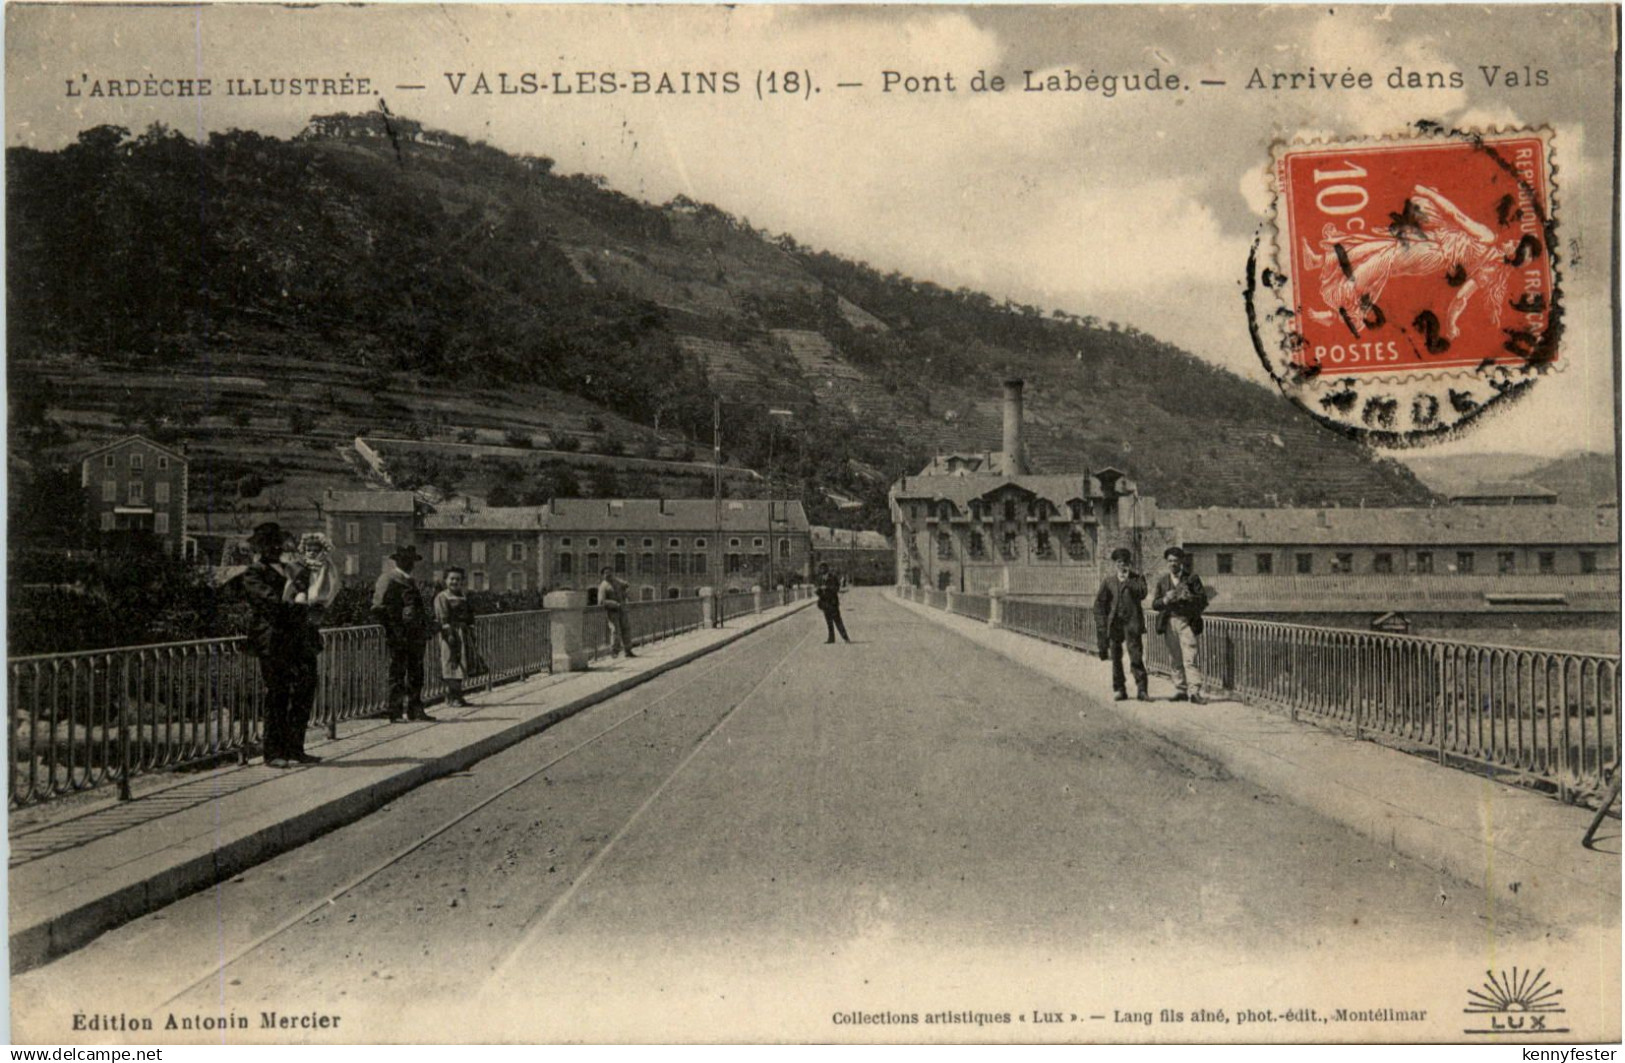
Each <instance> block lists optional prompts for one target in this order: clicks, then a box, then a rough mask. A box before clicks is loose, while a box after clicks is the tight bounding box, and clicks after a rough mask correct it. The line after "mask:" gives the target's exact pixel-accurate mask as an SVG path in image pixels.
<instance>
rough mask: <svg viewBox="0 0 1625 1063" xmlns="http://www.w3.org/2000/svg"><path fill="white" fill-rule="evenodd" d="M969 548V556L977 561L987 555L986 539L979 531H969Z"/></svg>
mask: <svg viewBox="0 0 1625 1063" xmlns="http://www.w3.org/2000/svg"><path fill="white" fill-rule="evenodd" d="M969 550H970V556H971V557H973V558H975V559H976V560H978V561H980V560H981V559H982V558H984V557H986V556H987V540H985V539H983V538H982V533H981V532H979V531H973V532H971V533H970V542H969Z"/></svg>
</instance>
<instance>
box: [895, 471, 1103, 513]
mask: <svg viewBox="0 0 1625 1063" xmlns="http://www.w3.org/2000/svg"><path fill="white" fill-rule="evenodd" d="M1012 486H1014V487H1017V488H1020V489H1021V490H1022V491H1025V492H1027V493H1029V494H1033V495H1037V496H1038V497H1039V498H1043V499H1046V500H1048V501H1049V503H1050V504H1051V505H1053V506H1054V507H1055V508H1056V509H1061V510H1064V509H1065V508H1066V504H1067V503H1068V502H1070V501H1072V500H1073V499H1087V498H1099V497H1100V491H1099V490H1098V489H1096V490H1093V491H1091V490H1090V485H1089V483H1088V478H1087V477H1085V476H1084V475H1083V474H1081V473H1078V474H1075V475H1071V476H1054V475H1042V476H996V475H993V474H990V473H964V474H949V475H933V476H905V477H903V478H902V479H901V480H899V481H898V482H897V484H896V485H895V486H893V488H892V494H893V496H894V497H896V498H908V499H929V500H930V501H933V502H938V501H943V500H946V501H949V502H952V503H953V504H954V505H955V506H956V507H957V508H959V509H962V510H963V509H966V508H967V507H968V506H969V505H970V502H971V499H973V498H984V497H986V496H988V495H991V494H993V493H995V492H997V491H999V490H1000V489H1001V488H1006V487H1012Z"/></svg>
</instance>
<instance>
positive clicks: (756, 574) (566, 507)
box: [538, 498, 812, 601]
mask: <svg viewBox="0 0 1625 1063" xmlns="http://www.w3.org/2000/svg"><path fill="white" fill-rule="evenodd" d="M540 508H541V510H542V513H541V514H540V525H541V530H540V537H539V544H540V545H539V556H538V566H539V568H538V570H539V572H540V573H541V579H542V581H543V586H544V587H545V588H546V589H549V590H571V589H579V590H585V591H588V592H589V597H591V596H593V595H595V594H596V591H597V587H598V583H599V581H600V580H601V579H602V576H601V574H600V573H601V572H602V570H603V569H604V568H606V567H608V568H610V569H612V570H613V571H614V572H615V574H616V576H617V577H618V578H620V579H623V580H625V581H626V582H627V584H628V585H629V586H630V587H631V589H632V590H631V594H632V597H633V599H634V600H636V601H653V600H655V599H657V598H688V597H694V596H697V595H698V594H699V593H700V588H702V587H713V588H715V589H716V591H717V593H719V594H741V593H745V592H747V591H749V590H750V589H751V588H752V587H755V586H760V587H764V588H770V587H779V586H785V585H788V584H792V583H799V582H803V581H805V580H807V579H808V578H810V576H811V558H812V550H811V543H810V536H809V530H808V523H807V513H806V510H805V509H804V508H803V507H802V505H801V503H800V502H799V501H794V500H783V499H772V500H769V499H722V500H721V501H720V502H719V501H717V500H714V499H698V498H676V499H671V498H555V499H553V500H552V501H551V502H549V503H548V504H547V505H546V506H543V507H540Z"/></svg>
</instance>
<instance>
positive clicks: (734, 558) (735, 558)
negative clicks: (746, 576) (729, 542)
mask: <svg viewBox="0 0 1625 1063" xmlns="http://www.w3.org/2000/svg"><path fill="white" fill-rule="evenodd" d="M734 541H735V542H738V540H737V539H736V540H734ZM740 565H741V562H740V558H739V555H738V554H729V555H728V575H730V576H732V575H734V574H735V573H737V572H739V570H740Z"/></svg>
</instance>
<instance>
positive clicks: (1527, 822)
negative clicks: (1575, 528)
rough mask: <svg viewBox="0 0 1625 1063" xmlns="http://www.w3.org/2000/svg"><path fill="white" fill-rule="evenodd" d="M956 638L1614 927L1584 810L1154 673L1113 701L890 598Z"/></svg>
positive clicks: (1072, 666) (1425, 859)
mask: <svg viewBox="0 0 1625 1063" xmlns="http://www.w3.org/2000/svg"><path fill="white" fill-rule="evenodd" d="M889 597H890V600H892V601H894V602H896V603H897V604H898V605H899V606H901V607H902V608H905V609H910V610H913V611H914V612H916V613H919V614H920V615H922V616H925V617H928V618H929V619H931V620H932V621H934V622H936V623H938V624H941V625H942V626H944V627H946V628H948V629H950V630H952V631H954V632H957V633H958V634H960V635H963V636H964V637H966V638H968V639H970V640H972V641H974V642H976V643H978V644H980V645H982V646H985V647H987V648H989V649H991V650H993V651H994V652H996V653H998V654H1000V655H1002V656H1004V657H1007V658H1009V659H1011V660H1013V661H1016V662H1017V663H1020V664H1022V665H1025V666H1027V667H1029V668H1031V669H1033V670H1034V671H1036V672H1039V673H1041V674H1043V675H1044V676H1046V677H1047V678H1049V679H1051V680H1053V681H1055V682H1056V683H1058V684H1060V685H1061V686H1064V687H1068V688H1070V689H1073V690H1076V691H1078V692H1079V693H1081V694H1083V695H1085V696H1086V697H1088V698H1089V699H1090V701H1091V703H1092V704H1093V705H1094V706H1095V708H1096V709H1098V710H1099V711H1103V712H1105V711H1110V712H1115V713H1118V714H1119V715H1121V716H1123V717H1124V718H1126V719H1129V720H1132V721H1133V722H1135V723H1136V724H1139V725H1140V726H1143V727H1145V728H1146V729H1147V730H1150V731H1152V732H1154V733H1156V734H1159V735H1161V736H1163V737H1164V738H1166V739H1167V740H1168V741H1171V742H1173V743H1175V744H1177V745H1179V746H1182V747H1185V748H1187V749H1191V750H1194V751H1197V752H1199V753H1202V754H1203V755H1206V756H1209V757H1213V758H1215V759H1216V760H1218V761H1219V762H1220V763H1221V764H1222V765H1223V766H1224V767H1225V769H1226V770H1228V771H1230V772H1231V773H1232V774H1235V775H1237V776H1240V777H1242V778H1245V779H1249V780H1251V781H1252V782H1255V783H1257V784H1259V785H1261V786H1266V787H1268V788H1269V789H1271V790H1273V791H1274V792H1276V793H1278V794H1280V795H1281V797H1283V798H1285V799H1286V800H1288V801H1291V802H1293V803H1294V804H1297V805H1299V806H1301V807H1305V808H1310V809H1313V810H1314V811H1316V812H1318V813H1320V814H1321V815H1324V816H1326V817H1327V818H1329V819H1332V820H1335V821H1337V822H1339V823H1342V824H1344V825H1346V826H1348V827H1350V828H1351V829H1353V830H1356V831H1359V832H1360V833H1361V834H1364V835H1366V836H1367V837H1370V838H1373V839H1375V840H1377V841H1378V842H1380V843H1382V844H1384V845H1387V846H1389V847H1390V848H1392V849H1394V850H1395V851H1397V852H1399V853H1402V854H1404V855H1405V856H1408V857H1410V858H1412V859H1415V860H1417V861H1419V862H1421V863H1422V864H1424V865H1426V866H1428V867H1431V868H1434V869H1435V870H1438V871H1443V872H1446V873H1448V874H1450V875H1451V876H1453V877H1454V878H1456V879H1459V880H1461V881H1463V882H1466V883H1468V884H1470V885H1471V886H1472V887H1473V888H1475V889H1479V890H1483V891H1484V893H1485V895H1486V899H1487V901H1488V902H1489V904H1490V908H1489V910H1491V911H1493V910H1494V906H1495V905H1498V904H1514V905H1517V906H1519V907H1520V908H1522V909H1524V910H1525V911H1527V912H1530V913H1531V914H1533V915H1535V916H1536V917H1538V918H1541V919H1544V920H1546V921H1548V922H1551V923H1554V924H1556V925H1559V926H1565V927H1591V926H1597V925H1602V926H1610V925H1618V924H1619V921H1620V823H1619V820H1617V819H1614V818H1611V817H1610V818H1609V819H1608V820H1606V821H1605V822H1604V824H1603V826H1602V827H1601V828H1600V829H1599V831H1598V834H1597V838H1596V842H1595V844H1596V849H1595V850H1587V849H1585V848H1584V847H1582V846H1581V845H1580V838H1581V837H1582V836H1583V835H1584V833H1585V830H1586V827H1587V826H1588V825H1589V824H1590V822H1591V819H1592V817H1593V815H1594V814H1595V813H1594V812H1593V811H1591V810H1588V809H1584V808H1577V807H1574V806H1570V805H1565V804H1563V803H1561V802H1560V801H1557V800H1555V799H1553V798H1551V797H1547V796H1544V795H1541V794H1537V793H1533V792H1531V791H1528V790H1522V789H1518V788H1516V787H1512V786H1507V785H1504V784H1502V783H1497V782H1494V781H1492V780H1489V779H1485V778H1482V777H1480V776H1476V775H1473V774H1471V773H1470V772H1466V771H1462V770H1460V769H1457V768H1450V767H1444V766H1441V765H1439V764H1436V763H1431V762H1429V761H1427V760H1425V759H1423V758H1421V757H1416V756H1412V755H1410V754H1407V753H1403V752H1400V751H1398V750H1393V749H1388V748H1385V747H1383V746H1379V745H1376V744H1374V743H1371V742H1365V741H1357V740H1355V739H1354V738H1352V737H1348V736H1345V735H1341V734H1338V733H1335V732H1333V731H1329V730H1325V729H1322V728H1319V727H1316V726H1314V725H1313V724H1310V723H1304V722H1296V723H1295V722H1293V721H1292V720H1291V719H1290V718H1288V717H1287V716H1285V715H1283V714H1280V713H1275V712H1270V711H1268V710H1265V709H1263V708H1260V707H1258V706H1255V705H1250V704H1246V703H1243V702H1239V701H1210V702H1208V703H1207V704H1205V705H1192V704H1190V703H1188V702H1175V701H1170V700H1168V699H1169V698H1170V697H1171V695H1172V693H1173V687H1172V684H1171V683H1169V682H1168V681H1167V680H1163V679H1159V678H1157V677H1155V676H1153V677H1152V680H1151V683H1152V685H1151V694H1152V697H1153V698H1156V699H1158V700H1155V701H1151V702H1136V701H1125V702H1114V701H1112V700H1111V666H1110V664H1108V663H1107V662H1105V661H1102V660H1099V659H1098V658H1096V657H1094V656H1093V655H1090V654H1084V653H1079V652H1078V651H1076V650H1073V649H1070V648H1068V647H1064V646H1058V645H1054V644H1052V643H1048V642H1044V641H1042V640H1040V639H1035V638H1032V637H1030V636H1027V635H1021V634H1017V633H1014V632H1011V631H1005V630H998V629H994V628H990V627H988V626H987V625H986V624H984V623H982V622H980V621H977V620H972V619H970V618H967V617H962V616H958V615H956V614H952V613H946V612H943V611H941V610H938V609H933V608H931V607H929V606H926V605H921V604H918V603H915V602H910V601H906V600H903V599H901V598H897V597H896V596H889Z"/></svg>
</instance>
